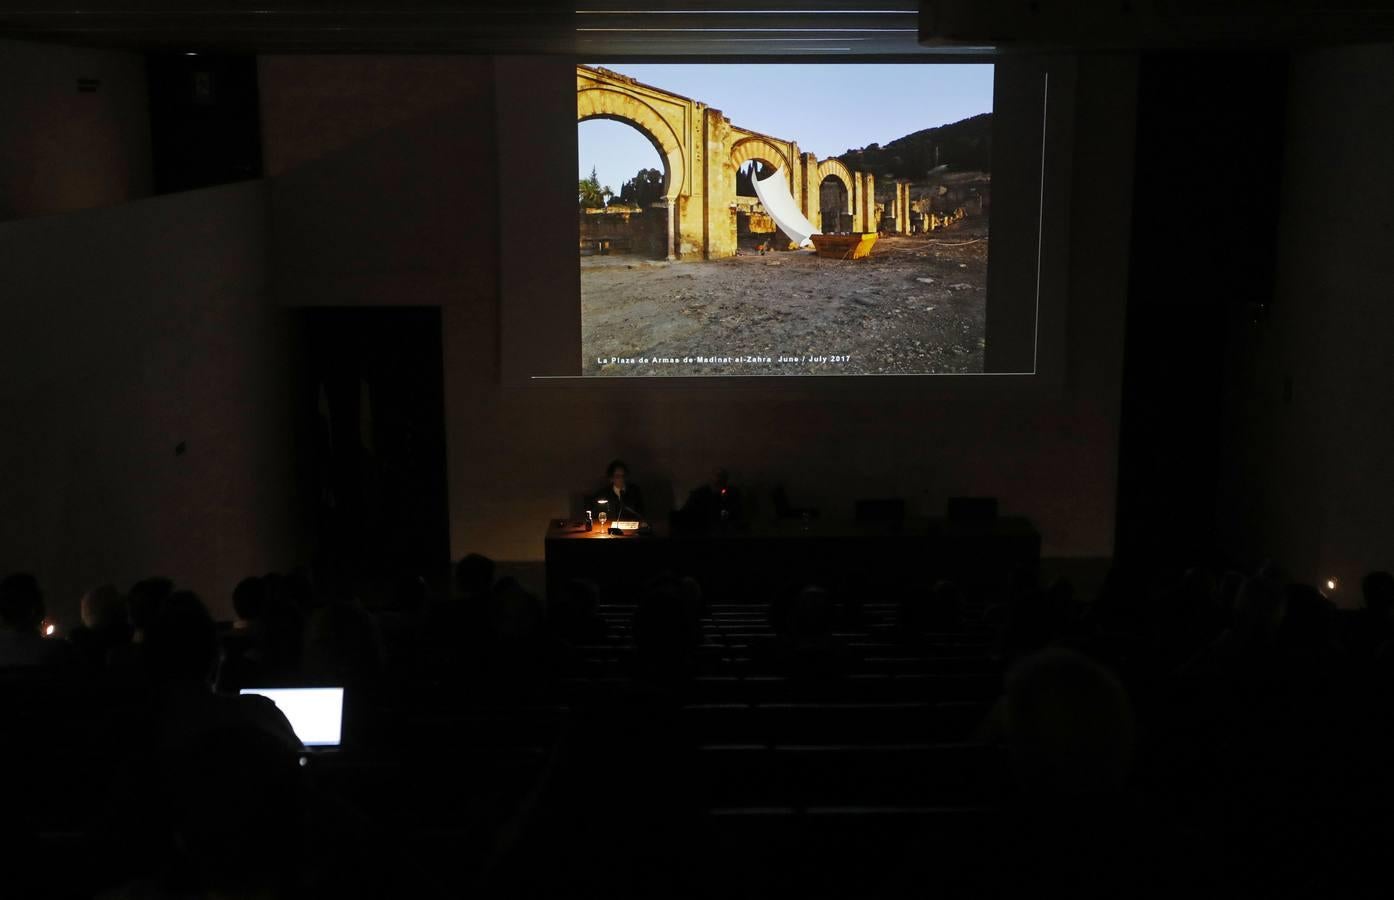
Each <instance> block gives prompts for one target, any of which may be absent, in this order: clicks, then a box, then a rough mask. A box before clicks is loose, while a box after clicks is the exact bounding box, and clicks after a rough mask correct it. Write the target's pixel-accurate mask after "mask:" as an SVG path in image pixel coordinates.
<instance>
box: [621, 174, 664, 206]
mask: <svg viewBox="0 0 1394 900" xmlns="http://www.w3.org/2000/svg"><path fill="white" fill-rule="evenodd" d="M662 197H663V172H661V171H660V170H658V169H640V170H639V171H638V172H637V173H636V174H635V175H634V177H633V178H631V179H629V180H628V181H626V182H625V183H624V184H623V185H622V186H621V187H620V202H621V203H627V204H629V205H630V206H638V207H647V206H649V205H650V204H653V203H657V202H658V201H659V200H660V199H661V198H662Z"/></svg>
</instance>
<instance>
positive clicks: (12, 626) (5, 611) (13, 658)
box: [0, 573, 61, 668]
mask: <svg viewBox="0 0 1394 900" xmlns="http://www.w3.org/2000/svg"><path fill="white" fill-rule="evenodd" d="M43 621H44V595H43V591H41V590H40V589H39V582H38V580H37V579H35V578H34V576H33V575H28V574H23V573H17V574H14V575H9V576H6V577H5V579H4V580H3V581H0V668H8V667H21V666H41V665H47V664H51V663H54V662H55V661H57V658H58V655H59V651H60V650H61V647H60V646H59V643H58V642H57V641H49V640H45V639H44V636H43V634H42V632H41V628H42V626H43Z"/></svg>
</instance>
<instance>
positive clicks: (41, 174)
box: [0, 40, 151, 221]
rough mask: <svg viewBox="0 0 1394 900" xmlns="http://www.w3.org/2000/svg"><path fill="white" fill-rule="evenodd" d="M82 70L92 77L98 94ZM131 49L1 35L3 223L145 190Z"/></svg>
mask: <svg viewBox="0 0 1394 900" xmlns="http://www.w3.org/2000/svg"><path fill="white" fill-rule="evenodd" d="M79 78H93V79H97V80H98V81H99V82H100V84H99V85H98V86H97V89H96V91H95V92H90V93H85V92H80V91H79V90H78V86H77V82H78V79H79ZM150 183H151V169H150V116H149V110H148V101H147V93H146V87H145V62H144V59H143V58H142V57H141V56H140V54H138V53H129V52H123V51H115V50H93V49H88V48H82V47H62V46H57V45H53V44H32V43H22V42H19V41H6V40H0V221H4V220H6V219H18V218H24V217H27V216H40V215H47V214H50V213H59V212H67V211H70V210H76V209H87V208H90V207H95V206H110V205H112V204H116V203H124V202H126V201H128V200H134V199H136V198H138V197H145V196H148V195H149V194H150Z"/></svg>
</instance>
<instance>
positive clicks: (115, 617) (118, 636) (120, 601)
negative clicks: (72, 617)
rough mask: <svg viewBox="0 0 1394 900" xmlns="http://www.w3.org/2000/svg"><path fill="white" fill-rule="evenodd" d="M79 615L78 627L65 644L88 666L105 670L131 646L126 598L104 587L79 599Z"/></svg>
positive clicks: (97, 588) (110, 588)
mask: <svg viewBox="0 0 1394 900" xmlns="http://www.w3.org/2000/svg"><path fill="white" fill-rule="evenodd" d="M80 613H81V616H82V625H81V626H79V627H78V628H75V629H73V631H72V633H71V634H69V635H68V641H69V643H71V644H72V645H73V647H74V648H76V650H77V652H78V654H79V655H80V656H81V657H82V659H83V661H84V662H85V663H86V664H87V665H88V666H91V667H95V668H99V669H101V668H106V667H107V666H109V665H110V664H111V662H112V659H113V657H114V656H115V655H116V654H118V653H119V652H121V650H122V648H124V647H126V646H127V645H128V644H130V642H131V626H130V624H129V622H128V621H127V618H126V598H125V597H122V596H121V592H120V591H118V590H117V589H116V587H115V586H114V585H110V584H105V585H102V586H101V587H96V588H93V589H92V590H90V591H88V592H87V593H85V594H83V595H82V602H81V604H80Z"/></svg>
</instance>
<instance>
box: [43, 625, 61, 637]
mask: <svg viewBox="0 0 1394 900" xmlns="http://www.w3.org/2000/svg"><path fill="white" fill-rule="evenodd" d="M57 630H58V626H56V625H54V624H53V623H52V622H49V623H48V624H47V625H45V626H44V637H53V633H54V632H55V631H57Z"/></svg>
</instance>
